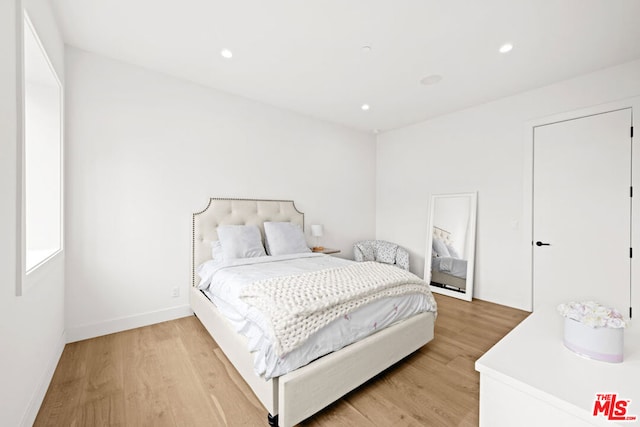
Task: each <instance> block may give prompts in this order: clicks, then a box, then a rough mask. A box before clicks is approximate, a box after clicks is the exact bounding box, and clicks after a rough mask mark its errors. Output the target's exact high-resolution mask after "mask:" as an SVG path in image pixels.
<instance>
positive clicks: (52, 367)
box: [20, 332, 67, 427]
mask: <svg viewBox="0 0 640 427" xmlns="http://www.w3.org/2000/svg"><path fill="white" fill-rule="evenodd" d="M66 342H67V337H66V333H65V332H62V335H60V339H59V340H58V343H57V344H56V347H55V353H54V355H53V358H52V359H51V360H50V361H49V363H48V364H47V366H46V367H45V370H44V372H43V373H42V377H41V378H40V381H39V383H38V388H37V389H36V390H35V392H34V393H33V396H31V400H30V401H29V406H28V407H27V411H26V412H25V414H24V417H22V422H21V423H20V425H21V426H23V427H30V426H32V425H33V423H34V422H35V420H36V417H37V416H38V411H39V410H40V406H41V405H42V402H43V401H44V396H45V395H46V394H47V390H48V389H49V384H51V379H52V378H53V374H54V373H55V371H56V367H57V366H58V362H59V361H60V357H61V356H62V352H63V351H64V346H65V344H66Z"/></svg>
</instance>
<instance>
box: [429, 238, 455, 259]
mask: <svg viewBox="0 0 640 427" xmlns="http://www.w3.org/2000/svg"><path fill="white" fill-rule="evenodd" d="M432 247H433V250H434V251H435V253H436V255H437V256H439V257H450V256H451V254H449V250H448V249H447V246H446V245H445V244H444V242H443V241H442V240H440V239H433V245H432Z"/></svg>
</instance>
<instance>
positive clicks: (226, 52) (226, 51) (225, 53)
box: [220, 49, 233, 59]
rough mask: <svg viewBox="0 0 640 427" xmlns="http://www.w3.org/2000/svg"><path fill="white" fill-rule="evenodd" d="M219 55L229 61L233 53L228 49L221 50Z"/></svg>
mask: <svg viewBox="0 0 640 427" xmlns="http://www.w3.org/2000/svg"><path fill="white" fill-rule="evenodd" d="M220 55H221V56H222V57H223V58H227V59H229V58H231V57H232V56H233V52H231V51H230V50H229V49H222V50H221V51H220Z"/></svg>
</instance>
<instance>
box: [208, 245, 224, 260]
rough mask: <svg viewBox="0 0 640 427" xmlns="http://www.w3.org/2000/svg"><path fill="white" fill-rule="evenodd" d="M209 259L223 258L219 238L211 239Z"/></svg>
mask: <svg viewBox="0 0 640 427" xmlns="http://www.w3.org/2000/svg"><path fill="white" fill-rule="evenodd" d="M211 259H213V260H216V261H222V260H223V259H224V252H223V251H222V244H221V243H220V240H212V241H211Z"/></svg>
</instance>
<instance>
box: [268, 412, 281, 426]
mask: <svg viewBox="0 0 640 427" xmlns="http://www.w3.org/2000/svg"><path fill="white" fill-rule="evenodd" d="M267 421H269V427H278V416H277V415H276V416H275V417H274V416H273V415H271V414H267Z"/></svg>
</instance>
